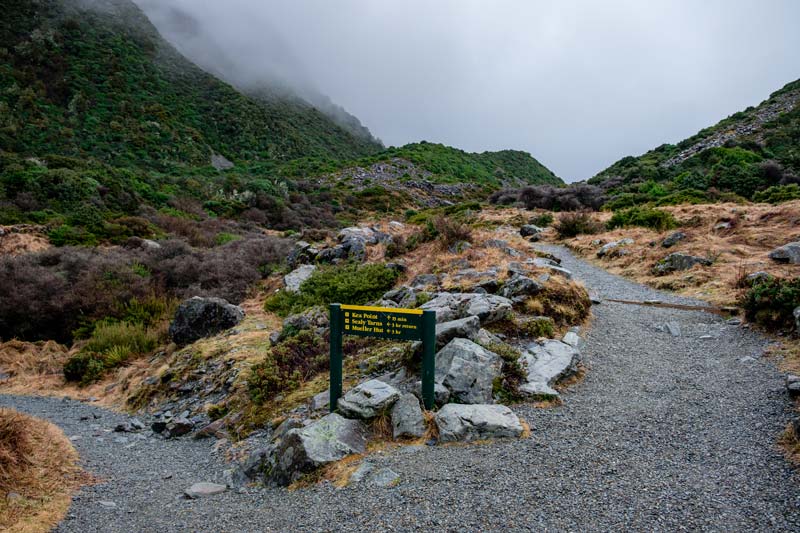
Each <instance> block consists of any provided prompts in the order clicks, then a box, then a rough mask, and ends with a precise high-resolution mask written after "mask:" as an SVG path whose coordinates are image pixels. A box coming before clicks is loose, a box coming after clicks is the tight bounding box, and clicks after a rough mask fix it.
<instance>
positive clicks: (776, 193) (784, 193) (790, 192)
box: [753, 183, 800, 204]
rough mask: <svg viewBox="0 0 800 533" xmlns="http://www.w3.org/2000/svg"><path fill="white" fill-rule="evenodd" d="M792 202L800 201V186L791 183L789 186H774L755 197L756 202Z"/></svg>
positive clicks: (756, 194)
mask: <svg viewBox="0 0 800 533" xmlns="http://www.w3.org/2000/svg"><path fill="white" fill-rule="evenodd" d="M791 200H800V185H797V184H796V183H791V184H789V185H773V186H772V187H770V188H768V189H765V190H763V191H759V192H757V193H755V194H754V195H753V201H754V202H766V203H770V204H780V203H782V202H788V201H791Z"/></svg>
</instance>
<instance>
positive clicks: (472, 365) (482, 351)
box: [435, 339, 502, 403]
mask: <svg viewBox="0 0 800 533" xmlns="http://www.w3.org/2000/svg"><path fill="white" fill-rule="evenodd" d="M501 368H502V360H501V359H500V356H499V355H497V354H496V353H494V352H490V351H489V350H487V349H486V348H484V347H482V346H480V345H479V344H475V343H474V342H472V341H470V340H467V339H453V340H452V341H450V342H449V343H448V344H447V346H445V347H444V348H442V349H441V350H439V353H437V354H436V378H435V379H436V382H437V383H441V384H442V385H444V386H445V387H447V389H448V390H449V391H450V398H451V400H455V401H457V402H460V403H491V401H492V387H493V384H494V380H495V378H497V377H499V376H500V370H501Z"/></svg>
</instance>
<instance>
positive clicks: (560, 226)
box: [553, 211, 603, 239]
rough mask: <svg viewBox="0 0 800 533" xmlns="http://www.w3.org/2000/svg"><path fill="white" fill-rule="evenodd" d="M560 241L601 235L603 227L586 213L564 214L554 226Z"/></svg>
mask: <svg viewBox="0 0 800 533" xmlns="http://www.w3.org/2000/svg"><path fill="white" fill-rule="evenodd" d="M553 228H555V230H556V233H557V234H558V237H559V238H560V239H568V238H571V237H577V236H578V235H583V234H592V233H599V232H600V231H602V229H603V227H602V225H601V224H600V223H599V222H598V221H596V220H595V219H594V218H593V217H592V216H591V215H590V214H589V213H586V212H584V211H580V212H569V213H563V214H562V215H560V216H559V217H558V220H557V221H556V223H555V224H553Z"/></svg>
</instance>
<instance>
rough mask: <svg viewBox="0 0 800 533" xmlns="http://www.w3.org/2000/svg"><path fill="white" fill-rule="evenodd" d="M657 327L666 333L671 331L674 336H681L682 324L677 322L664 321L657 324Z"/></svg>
mask: <svg viewBox="0 0 800 533" xmlns="http://www.w3.org/2000/svg"><path fill="white" fill-rule="evenodd" d="M656 329H657V330H658V331H663V332H664V333H669V334H670V335H672V336H673V337H680V336H681V326H680V324H678V323H677V322H664V323H663V324H659V325H657V326H656Z"/></svg>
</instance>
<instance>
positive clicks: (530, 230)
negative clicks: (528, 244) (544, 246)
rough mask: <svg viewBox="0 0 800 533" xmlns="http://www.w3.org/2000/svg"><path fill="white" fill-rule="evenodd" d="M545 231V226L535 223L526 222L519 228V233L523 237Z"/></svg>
mask: <svg viewBox="0 0 800 533" xmlns="http://www.w3.org/2000/svg"><path fill="white" fill-rule="evenodd" d="M543 231H544V228H540V227H539V226H535V225H534V224H525V225H524V226H522V227H521V228H519V234H520V235H521V236H523V237H532V236H534V235H538V234H540V233H541V232H543Z"/></svg>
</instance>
